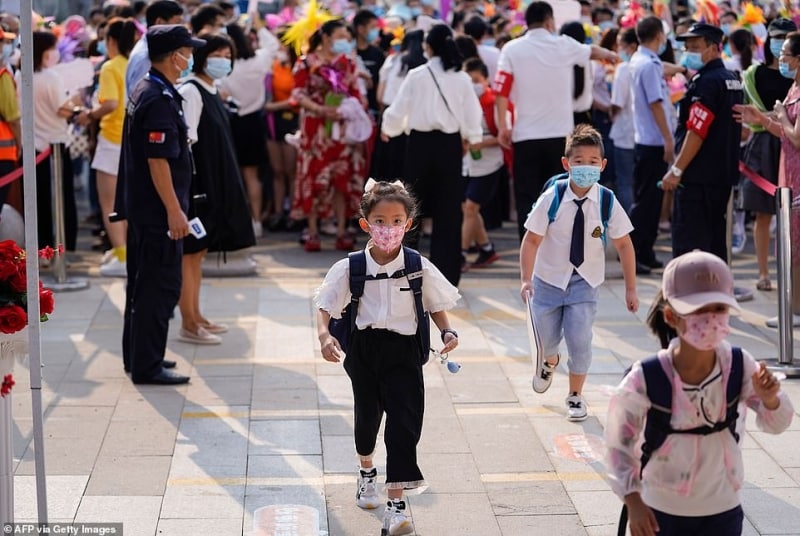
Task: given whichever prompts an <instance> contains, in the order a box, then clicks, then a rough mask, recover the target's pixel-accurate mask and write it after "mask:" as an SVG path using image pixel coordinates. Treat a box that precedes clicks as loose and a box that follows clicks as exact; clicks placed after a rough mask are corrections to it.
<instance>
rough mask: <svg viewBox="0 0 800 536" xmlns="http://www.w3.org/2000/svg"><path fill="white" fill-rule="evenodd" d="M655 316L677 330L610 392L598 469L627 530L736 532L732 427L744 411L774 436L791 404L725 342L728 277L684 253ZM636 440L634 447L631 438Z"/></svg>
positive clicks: (736, 456) (717, 262) (719, 535)
mask: <svg viewBox="0 0 800 536" xmlns="http://www.w3.org/2000/svg"><path fill="white" fill-rule="evenodd" d="M662 292H663V297H664V300H665V304H664V306H663V311H662V313H663V319H664V321H665V322H666V323H667V324H668V325H669V326H670V327H672V328H673V329H675V331H676V332H677V334H678V337H677V338H675V339H673V340H672V341H671V342H670V344H669V347H668V348H666V349H664V350H661V351H660V352H659V353H658V354H657V355H656V356H653V357H651V358H648V359H644V360H642V361H640V362H638V363H636V364H634V366H633V368H632V369H631V371H630V372H629V373H628V374H627V375H626V376H625V378H624V379H623V380H622V383H621V384H620V385H619V387H618V388H617V390H616V392H615V394H614V395H613V396H612V397H611V401H610V403H609V410H608V420H607V424H606V431H605V436H606V445H607V447H608V455H607V460H606V465H607V467H608V472H609V481H610V483H611V487H612V489H613V490H614V492H615V493H616V494H617V495H618V496H619V497H620V498H621V499H622V500H623V501H624V503H625V509H623V517H622V519H621V523H620V534H624V533H625V532H624V531H625V528H624V522H625V517H626V516H627V517H629V518H630V527H631V534H632V535H633V536H655V534H658V536H672V535H675V536H691V535H698V536H699V535H703V536H705V535H712V534H713V535H715V536H733V535H739V534H741V532H742V522H743V519H744V514H743V512H742V507H741V498H740V496H739V489H740V488H741V486H742V482H743V480H744V474H743V473H744V471H743V462H742V453H741V450H740V445H739V441H740V438H741V436H740V434H741V431H742V430H741V427H740V426H737V425H739V423H742V422H743V421H744V414H745V412H746V410H747V408H748V407H749V408H750V409H752V410H754V411H755V412H756V413H757V415H758V417H757V420H756V423H757V424H758V427H759V428H760V429H761V430H762V431H765V432H768V433H773V434H778V433H781V432H783V431H784V430H785V429H786V428H787V427H788V426H789V424H790V423H791V421H792V416H793V414H794V409H793V407H792V404H791V402H790V400H789V398H788V397H787V396H786V394H785V393H784V392H782V391H781V390H780V383H779V382H778V380H777V379H776V378H775V377H774V376H773V375H772V373H771V372H769V371H768V370H767V369H766V367H765V365H764V363H756V361H755V360H754V359H753V357H752V356H751V355H750V354H749V353H747V352H746V351H744V350H742V349H741V348H734V347H731V345H730V344H729V343H728V342H727V341H726V340H725V338H726V336H727V335H728V333H729V332H730V328H729V327H728V315H729V313H728V311H729V309H731V308H733V309H737V310H738V308H739V307H738V305H737V303H736V300H735V299H734V297H733V275H732V274H731V271H730V269H729V268H728V266H727V265H726V264H725V262H724V261H722V260H721V259H720V258H719V257H717V256H715V255H712V254H711V253H706V252H702V251H693V252H690V253H687V254H685V255H682V256H680V257H677V258H675V259H673V260H672V261H671V262H670V263H669V264H668V265H667V267H666V269H665V270H664V279H663V284H662ZM640 438H643V443H641V447H639V444H640V442H639V439H640Z"/></svg>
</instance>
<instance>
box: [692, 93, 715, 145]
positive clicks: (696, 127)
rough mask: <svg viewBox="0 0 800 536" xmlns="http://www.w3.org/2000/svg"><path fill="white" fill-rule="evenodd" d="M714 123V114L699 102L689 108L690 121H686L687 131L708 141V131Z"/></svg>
mask: <svg viewBox="0 0 800 536" xmlns="http://www.w3.org/2000/svg"><path fill="white" fill-rule="evenodd" d="M713 122H714V112H712V111H711V110H709V109H708V108H706V107H705V106H703V105H702V104H701V103H699V102H695V103H693V104H692V106H691V108H689V119H687V120H686V129H687V130H691V131H692V132H694V133H695V134H697V135H698V136H700V137H701V138H703V139H706V135H707V134H708V129H709V127H711V123H713Z"/></svg>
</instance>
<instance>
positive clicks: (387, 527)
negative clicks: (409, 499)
mask: <svg viewBox="0 0 800 536" xmlns="http://www.w3.org/2000/svg"><path fill="white" fill-rule="evenodd" d="M413 532H414V522H413V521H411V516H409V515H408V514H407V513H406V503H405V501H400V500H397V499H395V500H392V501H389V502H387V503H386V510H384V512H383V527H382V528H381V536H387V535H388V536H401V535H403V534H412V533H413Z"/></svg>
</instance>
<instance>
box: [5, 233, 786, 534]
mask: <svg viewBox="0 0 800 536" xmlns="http://www.w3.org/2000/svg"><path fill="white" fill-rule="evenodd" d="M493 234H494V236H495V238H496V243H497V245H498V249H499V251H500V253H501V255H502V259H501V260H500V261H499V262H497V263H496V264H495V265H493V266H492V267H490V268H488V269H485V270H480V271H479V270H473V271H472V272H470V273H468V274H466V275H465V277H464V278H463V280H462V284H461V286H460V288H461V292H462V295H463V300H462V301H461V303H460V305H459V307H458V308H457V309H456V310H454V311H453V313H452V319H453V326H454V328H455V329H457V330H458V332H459V334H460V346H459V348H458V350H457V351H456V352H455V353H454V354H453V355H452V358H453V359H454V360H457V361H459V362H460V363H461V364H462V365H463V368H462V370H461V372H460V373H458V374H450V373H448V372H447V370H446V369H445V368H444V367H442V366H441V365H439V364H438V363H437V362H435V361H434V360H432V362H431V363H430V364H428V365H427V366H426V367H425V382H426V416H425V425H424V430H423V436H422V441H421V443H420V445H419V459H420V465H421V467H422V469H423V471H424V472H425V476H426V478H427V480H428V482H429V484H430V489H429V490H428V491H427V492H426V493H424V494H422V495H418V496H412V497H410V498H409V500H408V502H409V505H410V511H411V512H412V514H413V517H414V521H415V524H416V530H417V532H416V534H417V535H418V536H434V535H444V536H462V535H463V536H468V535H476V536H478V535H479V536H523V535H536V534H544V533H546V532H547V533H553V534H559V536H577V535H590V536H605V535H613V534H616V521H617V516H618V513H619V507H620V502H619V501H618V499H617V498H616V497H615V496H614V495H613V493H612V492H611V491H610V488H609V486H608V485H607V484H606V482H605V481H604V478H603V475H604V468H603V464H602V450H603V445H602V440H601V437H602V429H603V425H604V423H605V411H606V406H607V400H608V396H609V389H610V386H612V385H614V384H615V383H617V382H618V381H619V379H620V378H621V375H622V373H623V371H624V370H625V368H626V367H627V366H629V365H630V363H631V362H632V361H634V360H636V359H638V358H641V357H644V356H647V355H649V354H651V353H653V352H654V351H655V350H656V349H657V342H656V340H655V338H653V337H652V336H650V335H649V334H648V333H647V331H646V328H645V327H644V325H643V321H644V318H645V315H646V311H647V306H648V305H649V303H650V301H651V300H652V297H653V296H654V295H655V293H656V290H657V288H658V285H659V281H660V279H659V277H660V276H659V275H658V274H657V275H654V276H652V277H643V278H640V279H639V281H638V289H639V293H640V297H641V301H642V307H641V310H640V311H639V312H638V313H637V314H635V315H633V314H630V313H628V312H627V311H626V309H625V306H624V303H623V298H624V292H623V290H624V287H623V285H622V281H621V280H620V279H610V280H608V281H607V282H606V284H604V285H603V287H602V288H601V289H600V306H599V310H598V318H597V323H596V325H595V329H594V362H593V364H592V369H591V372H590V375H589V379H588V382H587V386H586V393H585V394H586V397H587V399H588V403H589V407H590V418H589V419H588V420H587V421H585V422H583V423H569V422H567V421H566V420H565V418H564V414H565V409H564V397H565V395H566V389H567V383H566V375H565V374H564V373H563V372H564V369H563V368H562V369H561V370H560V371H559V374H557V376H556V378H555V381H554V384H553V387H552V388H551V389H550V391H548V393H546V394H544V395H536V394H534V393H533V391H532V390H531V387H530V379H531V374H532V365H531V362H530V357H529V345H528V339H527V333H526V328H525V317H524V313H523V308H522V305H521V302H520V300H519V297H518V292H517V289H518V271H517V270H518V261H517V259H518V257H517V249H516V244H515V239H514V234H515V231H514V230H513V229H512V228H511V227H507V228H506V229H503V230H500V231H497V232H495V233H493ZM323 248H324V249H325V251H323V252H322V253H319V254H306V253H305V252H303V251H301V250H300V248H298V246H297V242H296V241H295V236H294V235H289V234H279V235H269V236H267V237H266V238H265V239H263V240H262V241H261V243H260V244H259V246H258V247H256V248H254V249H253V257H254V258H255V260H256V261H257V262H258V266H259V274H258V276H256V277H247V278H230V279H227V278H216V279H206V280H205V281H204V285H203V289H202V295H201V301H202V307H203V311H204V313H205V314H206V315H207V316H208V317H209V318H211V319H213V320H215V321H218V322H225V323H228V324H229V325H230V326H231V329H230V332H229V333H227V334H225V335H223V340H224V342H223V344H222V345H219V346H194V345H189V344H185V343H182V342H179V341H177V340H176V334H177V328H178V326H179V320H178V319H176V320H174V321H173V323H172V326H171V330H170V341H169V343H168V350H167V358H169V359H175V360H177V362H178V369H177V370H178V371H180V372H185V373H188V374H190V375H191V376H192V381H191V383H190V384H188V385H186V386H181V387H164V386H135V385H133V384H131V382H130V381H129V379H128V378H127V377H126V376H125V375H124V373H123V371H122V364H121V357H120V356H121V351H120V338H121V337H120V335H121V324H122V310H123V302H124V286H123V281H122V280H119V279H105V278H101V277H99V275H98V272H97V267H96V263H97V261H98V258H99V256H98V255H97V254H88V253H87V254H83V255H79V256H77V257H75V258H74V259H73V261H74V262H73V264H72V268H71V270H72V273H77V274H84V275H88V276H89V277H90V278H91V283H92V285H91V287H90V288H89V289H88V290H85V291H81V292H76V293H71V294H69V293H64V294H58V295H57V297H56V313H55V314H54V315H53V316H52V319H51V320H50V321H48V322H47V323H46V324H44V325H43V327H42V347H43V353H44V357H43V361H44V363H45V366H44V369H43V374H44V391H43V392H44V403H45V407H46V414H45V438H46V439H45V456H46V474H47V486H48V504H49V519H50V520H51V521H70V522H71V521H86V522H88V521H92V522H112V521H114V522H123V523H124V531H125V532H124V533H125V535H126V536H152V535H159V536H161V535H163V536H172V535H178V536H186V535H202V536H205V535H220V536H228V535H230V536H234V535H240V534H242V535H255V534H256V532H255V529H254V521H253V520H254V512H255V511H256V510H257V509H259V508H263V507H266V506H270V505H285V504H300V505H306V506H310V507H312V508H314V509H316V510H317V511H318V512H319V525H320V526H319V534H325V533H327V534H330V535H331V536H361V535H369V536H377V535H378V534H379V528H380V512H381V510H382V509H379V510H375V511H362V510H360V509H358V508H357V507H356V506H355V501H354V491H355V489H354V488H355V468H356V463H357V461H356V458H355V452H354V447H353V440H352V426H353V416H352V396H351V391H350V386H349V381H348V378H347V376H346V375H345V373H344V371H343V369H342V367H341V366H340V365H335V364H331V363H327V362H325V361H323V360H322V358H321V356H320V354H319V350H318V348H317V341H316V335H315V327H314V308H313V305H312V302H311V295H312V292H313V290H314V288H315V287H316V286H317V285H318V284H319V282H320V281H321V279H322V276H323V275H324V273H325V271H326V269H327V268H328V267H329V266H330V265H331V264H332V263H333V262H334V261H335V260H337V259H338V258H340V257H341V253H338V252H334V251H332V240H328V241H324V243H323ZM660 248H661V252H660V253H659V255H660V256H662V258H663V259H667V258H668V257H669V253H668V250H667V249H666V245H665V244H664V243H662V244H661V245H660ZM733 264H734V269H735V273H736V277H737V280H738V282H739V284H741V285H742V286H745V287H750V288H754V285H755V280H756V275H757V272H756V268H755V258H754V256H753V255H752V252H750V254H745V255H741V256H737V257H736V258H735V259H734V263H733ZM609 268H610V271H613V270H614V266H610V267H609ZM773 273H774V265H773ZM659 274H660V272H659ZM776 299H777V292H758V291H755V299H754V300H753V301H751V302H748V303H746V304H744V306H745V311H744V313H743V314H742V315H741V316H739V317H736V318H734V319H733V321H732V327H733V334H732V336H731V340H732V341H733V342H734V343H736V344H740V345H743V346H745V347H746V348H748V349H749V350H750V351H751V352H752V353H753V354H754V355H755V356H757V357H775V356H776V343H777V332H776V330H770V329H768V328H766V327H763V321H764V319H765V318H767V317H769V316H773V315H774V314H776V311H777V305H776ZM796 334H797V332H796ZM432 340H433V342H434V343H436V342H437V339H436V338H433V339H432ZM798 346H799V345H797V344H795V353H798V351H800V347H798ZM15 372H16V374H15V376H16V379H17V385H16V387H15V389H14V396H13V404H14V408H13V411H14V426H13V445H14V455H15V475H16V476H15V511H16V520H17V521H32V520H35V519H36V502H35V481H34V464H33V459H34V457H33V450H32V449H33V446H32V434H31V428H32V420H31V409H30V408H31V399H30V391H29V384H28V380H27V370H26V368H25V367H24V366H19V365H18V366H17V369H16V371H15ZM784 385H785V388H786V389H787V391H788V392H789V393H790V396H791V397H792V399H793V400H794V402H795V405H796V406H797V407H800V381H798V380H795V381H787V382H785V384H784ZM798 442H800V419H795V421H794V423H793V424H792V427H791V429H790V430H789V431H787V432H786V433H784V434H783V435H780V436H770V435H767V434H763V433H760V432H758V431H756V427H755V422H754V419H752V418H751V419H750V420H748V423H747V433H746V435H745V438H744V444H743V450H744V457H745V464H746V484H745V489H744V490H743V493H742V496H743V501H744V510H745V514H746V522H745V531H744V534H746V535H748V536H751V535H756V534H764V535H766V534H770V535H773V534H785V535H786V534H794V535H798V534H800V454H798V452H799V451H798V450H797V448H796V445H797V444H798ZM384 459H385V451H384V449H383V446H382V445H381V444H380V442H379V446H378V451H377V456H376V461H378V462H379V465H378V467H379V471H380V472H381V473H383V469H384V466H383V465H382V461H383V460H384ZM265 534H270V535H273V534H274V535H277V534H279V532H276V531H273V532H267V533H265ZM298 534H303V535H304V536H306V533H303V532H300V533H298ZM314 536H316V535H314Z"/></svg>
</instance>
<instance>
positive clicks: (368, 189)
mask: <svg viewBox="0 0 800 536" xmlns="http://www.w3.org/2000/svg"><path fill="white" fill-rule="evenodd" d="M378 182H379V181H376V180H375V179H373V178H369V179H367V183H366V184H365V185H364V193H365V194H368V193H369V192H371V191H372V189H373V188H375V186H377V184H378ZM389 184H393V185H394V186H399V187H400V188H402V189H403V190H405V189H406V185H405V184H403V181H400V180H397V181H394V182H391V183H389Z"/></svg>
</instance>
